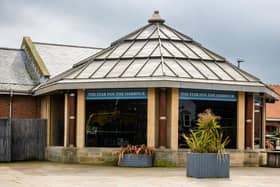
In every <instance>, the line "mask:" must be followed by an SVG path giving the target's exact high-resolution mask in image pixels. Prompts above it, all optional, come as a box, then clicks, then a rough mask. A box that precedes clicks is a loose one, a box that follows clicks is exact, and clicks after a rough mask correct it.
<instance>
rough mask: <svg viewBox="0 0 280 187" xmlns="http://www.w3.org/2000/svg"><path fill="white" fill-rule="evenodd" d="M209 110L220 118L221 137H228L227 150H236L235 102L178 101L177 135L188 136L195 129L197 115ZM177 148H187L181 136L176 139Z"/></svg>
mask: <svg viewBox="0 0 280 187" xmlns="http://www.w3.org/2000/svg"><path fill="white" fill-rule="evenodd" d="M209 106H211V108H210V109H211V110H212V111H213V113H214V114H215V115H217V116H220V118H221V119H220V121H219V124H220V126H221V130H222V132H223V137H227V136H229V138H230V142H229V144H228V145H227V146H226V147H227V148H236V137H237V135H236V127H237V120H236V119H237V105H236V102H225V101H199V100H180V101H179V128H178V133H179V134H182V133H185V134H187V135H188V134H189V133H190V130H191V129H196V128H197V125H196V122H197V115H198V114H199V113H202V112H204V111H205V110H206V109H209ZM178 138H179V139H178V142H179V148H187V147H188V146H187V145H186V143H185V141H184V139H183V138H182V136H179V137H178Z"/></svg>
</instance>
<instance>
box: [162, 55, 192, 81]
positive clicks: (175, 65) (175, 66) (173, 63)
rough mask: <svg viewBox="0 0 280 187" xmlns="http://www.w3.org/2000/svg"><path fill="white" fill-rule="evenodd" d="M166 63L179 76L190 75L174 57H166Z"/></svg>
mask: <svg viewBox="0 0 280 187" xmlns="http://www.w3.org/2000/svg"><path fill="white" fill-rule="evenodd" d="M165 63H166V64H167V65H168V66H169V67H170V68H171V69H172V70H173V71H174V72H175V73H176V74H177V75H178V76H179V77H188V78H189V77H190V76H189V75H188V74H187V73H186V71H184V70H183V69H182V68H181V66H180V65H179V64H178V63H177V62H176V61H175V60H173V59H165Z"/></svg>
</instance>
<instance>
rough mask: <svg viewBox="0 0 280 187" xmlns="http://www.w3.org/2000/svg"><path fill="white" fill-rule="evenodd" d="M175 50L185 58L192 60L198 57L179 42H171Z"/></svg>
mask: <svg viewBox="0 0 280 187" xmlns="http://www.w3.org/2000/svg"><path fill="white" fill-rule="evenodd" d="M173 43H174V44H175V45H176V47H177V48H179V49H180V50H181V51H182V52H183V53H184V54H185V55H186V56H187V57H189V58H193V59H199V57H198V56H197V55H196V54H195V53H194V52H192V51H191V50H190V49H189V48H188V47H186V46H185V45H184V44H183V43H181V42H173Z"/></svg>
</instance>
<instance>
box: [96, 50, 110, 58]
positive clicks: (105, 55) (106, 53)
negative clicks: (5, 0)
mask: <svg viewBox="0 0 280 187" xmlns="http://www.w3.org/2000/svg"><path fill="white" fill-rule="evenodd" d="M112 50H113V49H110V50H108V51H107V52H104V53H103V54H101V55H99V56H98V57H96V58H97V59H104V58H106V57H107V56H108V55H109V54H110V53H111V51H112Z"/></svg>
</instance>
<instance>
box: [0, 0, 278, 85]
mask: <svg viewBox="0 0 280 187" xmlns="http://www.w3.org/2000/svg"><path fill="white" fill-rule="evenodd" d="M154 10H159V11H160V15H161V17H163V18H164V19H165V20H166V22H165V23H166V24H167V25H169V26H171V27H173V28H175V29H176V30H178V31H180V32H182V33H184V34H186V35H188V36H190V37H192V38H193V39H194V40H196V41H198V42H199V43H201V44H202V45H203V46H204V47H206V48H208V49H210V50H212V51H214V52H216V53H218V54H220V55H221V56H223V57H225V58H227V60H229V61H230V62H231V63H233V64H236V61H237V59H243V60H244V61H245V62H244V63H242V64H241V68H242V69H244V70H246V71H248V72H249V73H252V74H254V75H255V76H257V77H259V78H260V79H261V80H262V81H263V82H265V83H268V84H280V71H279V70H280V1H279V0H226V1H225V0H59V1H58V0H57V1H54V0H0V47H9V48H20V45H21V41H22V37H23V36H30V37H31V39H32V40H33V41H38V42H47V43H61V44H71V45H82V46H93V47H104V48H105V47H108V46H109V45H110V43H111V42H113V41H115V40H117V39H118V38H120V37H122V36H124V35H126V34H128V33H130V32H132V31H134V30H136V29H138V28H140V27H142V26H144V25H145V24H147V20H148V18H149V17H150V16H151V15H152V13H153V11H154Z"/></svg>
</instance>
